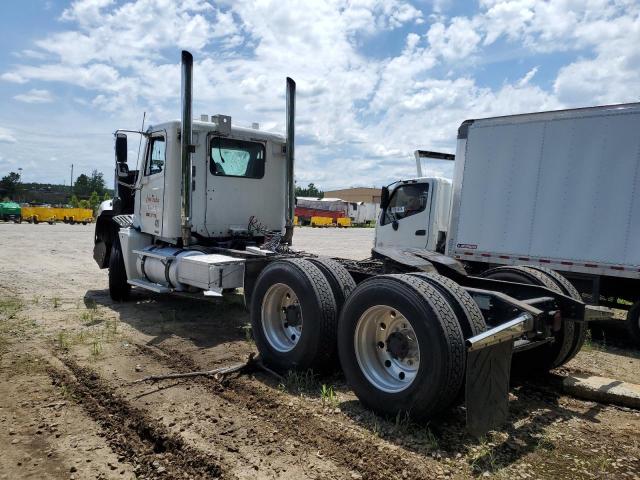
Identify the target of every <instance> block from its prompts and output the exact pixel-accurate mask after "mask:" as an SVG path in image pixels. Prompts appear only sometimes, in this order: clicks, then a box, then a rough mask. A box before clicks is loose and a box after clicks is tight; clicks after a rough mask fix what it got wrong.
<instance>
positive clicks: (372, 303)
mask: <svg viewBox="0 0 640 480" xmlns="http://www.w3.org/2000/svg"><path fill="white" fill-rule="evenodd" d="M338 351H339V354H340V363H341V365H342V369H343V371H344V374H345V377H346V379H347V382H348V383H349V385H350V387H351V388H352V389H353V391H354V392H355V394H356V395H357V397H358V398H359V399H360V401H361V402H362V403H363V404H364V405H365V406H367V407H369V408H371V409H372V410H374V411H376V412H378V413H380V414H384V415H395V414H397V413H399V412H405V413H409V414H410V415H411V416H412V417H414V418H416V419H425V418H429V417H431V416H433V415H434V414H436V413H437V412H439V411H441V410H442V409H444V408H447V407H448V406H450V405H451V404H452V402H453V401H454V399H455V398H456V396H457V394H458V392H459V391H460V389H461V387H462V383H463V378H464V364H465V348H464V337H463V333H462V330H461V328H460V325H459V324H458V321H457V320H456V318H455V314H454V312H453V310H452V308H451V307H450V305H449V303H448V302H447V300H446V299H445V297H444V296H443V295H442V294H441V293H440V292H439V291H438V290H437V289H436V288H434V287H433V286H432V285H430V284H429V283H427V282H425V281H423V280H421V279H419V278H417V277H414V276H411V275H405V274H395V275H382V276H376V277H373V278H370V279H367V280H365V281H364V282H362V283H360V284H359V285H358V286H357V287H356V289H355V290H354V291H353V293H352V294H351V295H350V296H349V298H347V301H346V303H345V306H344V308H343V310H342V314H341V316H340V321H339V323H338Z"/></svg>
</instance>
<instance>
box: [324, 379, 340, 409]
mask: <svg viewBox="0 0 640 480" xmlns="http://www.w3.org/2000/svg"><path fill="white" fill-rule="evenodd" d="M320 398H321V400H322V406H323V407H329V408H337V407H338V396H337V395H336V393H335V391H334V390H333V387H332V386H329V387H327V386H326V385H325V384H322V387H321V388H320Z"/></svg>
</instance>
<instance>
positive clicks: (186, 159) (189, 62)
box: [180, 50, 193, 247]
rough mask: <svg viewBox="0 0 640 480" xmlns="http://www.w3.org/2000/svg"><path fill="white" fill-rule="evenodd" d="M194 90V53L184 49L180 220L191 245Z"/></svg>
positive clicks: (183, 236)
mask: <svg viewBox="0 0 640 480" xmlns="http://www.w3.org/2000/svg"><path fill="white" fill-rule="evenodd" d="M192 92H193V55H191V54H190V53H189V52H187V51H186V50H183V51H182V124H181V125H182V131H181V132H180V142H181V145H180V147H181V159H182V161H181V167H182V182H181V187H180V222H181V231H182V245H183V246H184V247H186V246H188V245H189V240H190V239H191V152H192V149H193V147H192V145H191V121H192V120H191V118H192V117H191V103H192Z"/></svg>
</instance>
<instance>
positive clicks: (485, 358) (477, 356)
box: [465, 341, 513, 437]
mask: <svg viewBox="0 0 640 480" xmlns="http://www.w3.org/2000/svg"><path fill="white" fill-rule="evenodd" d="M512 353H513V341H506V342H501V343H498V344H496V345H492V346H489V347H485V348H481V349H479V350H474V351H470V352H467V369H466V370H467V378H466V388H465V392H466V407H467V430H468V432H469V434H470V435H472V436H474V437H481V436H483V435H484V434H485V433H487V432H488V431H489V430H495V429H496V428H498V427H500V426H501V425H503V424H504V423H505V422H506V420H507V417H508V415H509V376H510V373H511V355H512Z"/></svg>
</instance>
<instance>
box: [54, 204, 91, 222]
mask: <svg viewBox="0 0 640 480" xmlns="http://www.w3.org/2000/svg"><path fill="white" fill-rule="evenodd" d="M56 210H59V213H58V218H59V219H60V220H62V221H63V222H64V223H70V224H72V225H73V224H74V223H82V224H83V225H86V224H87V223H91V222H93V210H91V209H90V208H58V209H56Z"/></svg>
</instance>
